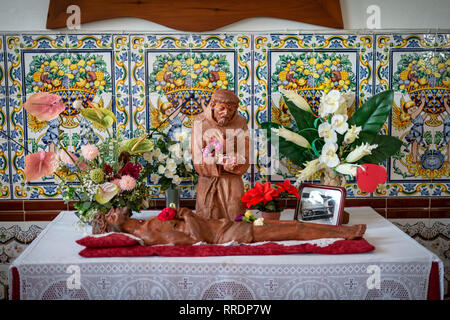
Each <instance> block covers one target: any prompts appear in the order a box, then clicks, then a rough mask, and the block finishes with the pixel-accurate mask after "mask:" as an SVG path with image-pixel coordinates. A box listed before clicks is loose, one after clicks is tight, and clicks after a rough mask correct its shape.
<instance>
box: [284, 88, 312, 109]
mask: <svg viewBox="0 0 450 320" xmlns="http://www.w3.org/2000/svg"><path fill="white" fill-rule="evenodd" d="M279 90H280V92H281V93H282V94H284V96H285V97H286V98H288V99H289V101H292V102H293V103H294V104H295V105H296V106H297V107H299V108H300V109H302V110H305V111H307V112H311V113H312V111H311V107H310V106H309V104H308V102H306V100H305V99H304V98H303V97H302V96H301V95H299V94H298V93H297V92H296V91H293V90H286V89H283V88H279Z"/></svg>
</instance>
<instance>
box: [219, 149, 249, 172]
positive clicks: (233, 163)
mask: <svg viewBox="0 0 450 320" xmlns="http://www.w3.org/2000/svg"><path fill="white" fill-rule="evenodd" d="M223 161H224V162H223V168H224V170H225V171H230V172H232V171H233V170H234V169H235V168H236V167H237V166H238V165H239V164H243V163H245V158H244V157H243V156H241V155H239V154H235V153H230V154H228V155H226V156H224V158H223Z"/></svg>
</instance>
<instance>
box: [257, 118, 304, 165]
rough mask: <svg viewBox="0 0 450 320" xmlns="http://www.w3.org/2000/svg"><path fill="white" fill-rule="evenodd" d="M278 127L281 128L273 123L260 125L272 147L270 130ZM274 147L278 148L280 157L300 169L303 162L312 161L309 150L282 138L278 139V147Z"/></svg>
mask: <svg viewBox="0 0 450 320" xmlns="http://www.w3.org/2000/svg"><path fill="white" fill-rule="evenodd" d="M280 127H282V126H281V125H280V124H278V123H275V122H264V123H262V124H261V128H262V129H266V130H267V138H268V139H269V141H270V143H271V144H272V145H275V143H276V142H275V140H274V139H273V137H272V134H273V133H272V131H271V130H270V129H271V128H280ZM276 147H278V150H279V151H280V155H281V156H283V157H286V158H288V159H289V160H290V161H292V162H293V163H295V164H296V165H298V166H300V167H302V168H303V164H304V163H305V162H307V161H310V160H312V156H311V150H310V149H306V148H303V147H300V146H299V145H297V144H295V143H293V142H291V141H287V140H286V139H284V138H282V137H278V145H276Z"/></svg>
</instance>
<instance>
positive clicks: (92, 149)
mask: <svg viewBox="0 0 450 320" xmlns="http://www.w3.org/2000/svg"><path fill="white" fill-rule="evenodd" d="M81 154H82V155H83V157H84V158H85V159H86V160H94V159H95V158H96V157H97V156H98V148H97V147H96V146H94V145H92V144H87V145H84V146H82V147H81Z"/></svg>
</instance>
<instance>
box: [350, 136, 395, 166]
mask: <svg viewBox="0 0 450 320" xmlns="http://www.w3.org/2000/svg"><path fill="white" fill-rule="evenodd" d="M363 142H367V143H369V144H377V145H378V147H377V148H376V149H374V150H372V154H369V155H367V156H365V157H363V158H361V159H360V160H359V161H358V163H359V164H363V163H372V164H379V163H381V162H383V161H385V160H387V159H388V158H389V157H391V156H393V155H395V154H396V153H397V152H398V151H399V150H400V148H401V146H402V145H403V142H402V141H401V140H399V139H398V138H396V137H392V136H385V135H374V134H370V133H366V132H361V133H360V134H359V138H358V140H356V141H355V143H356V145H360V144H362V143H363Z"/></svg>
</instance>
